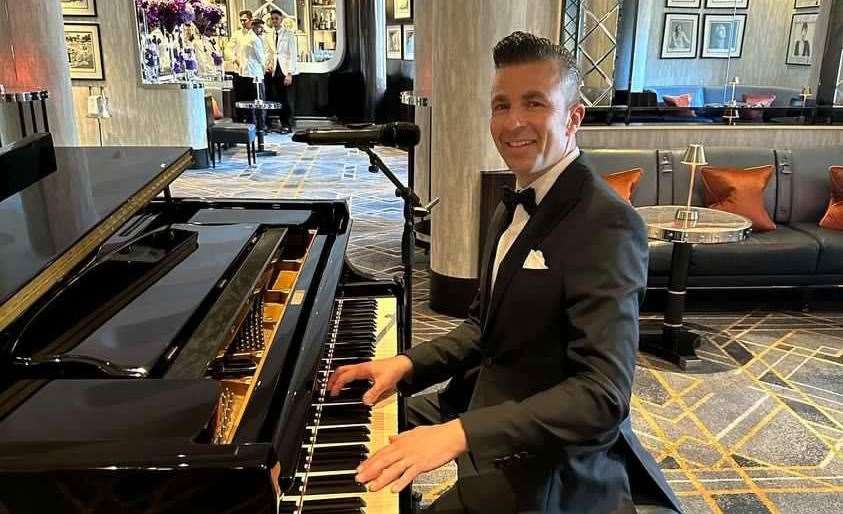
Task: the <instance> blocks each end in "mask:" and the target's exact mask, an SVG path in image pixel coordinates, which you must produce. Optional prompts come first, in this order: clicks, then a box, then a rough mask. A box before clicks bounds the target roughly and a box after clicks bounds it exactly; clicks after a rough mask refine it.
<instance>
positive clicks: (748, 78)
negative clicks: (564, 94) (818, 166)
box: [561, 0, 843, 124]
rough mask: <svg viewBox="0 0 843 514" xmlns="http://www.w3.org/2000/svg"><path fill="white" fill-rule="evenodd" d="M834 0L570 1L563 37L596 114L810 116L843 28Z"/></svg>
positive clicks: (780, 119)
mask: <svg viewBox="0 0 843 514" xmlns="http://www.w3.org/2000/svg"><path fill="white" fill-rule="evenodd" d="M831 4H832V2H831V0H581V1H579V2H572V1H570V0H569V1H568V2H566V4H565V10H564V15H563V22H562V31H561V34H562V36H561V39H562V43H563V44H564V45H565V46H566V47H567V48H568V49H569V50H572V51H575V52H576V53H575V55H576V57H577V62H578V64H579V65H580V68H581V70H582V72H583V75H584V77H583V86H584V87H583V92H582V97H583V102H584V103H585V105H586V106H588V107H589V110H590V111H591V112H590V113H589V116H588V118H587V120H590V121H591V122H592V123H594V122H597V123H618V122H626V123H639V122H640V123H646V122H680V123H728V124H737V123H806V122H811V121H813V114H810V113H809V111H811V112H814V113H815V111H817V102H816V95H817V93H818V89H819V85H820V72H821V69H820V68H821V67H822V66H823V51H824V50H825V48H826V36H827V34H828V33H829V31H832V32H831V33H834V32H833V31H840V30H843V27H838V26H837V25H840V23H839V22H834V23H832V24H833V26H831V27H829V24H830V21H829V20H832V19H838V18H839V16H831V15H830V13H831V10H832V9H831V7H832V6H831ZM598 20H599V22H598ZM598 33H599V34H600V39H601V41H600V43H599V44H595V41H596V40H597V38H595V37H594V36H593V34H598ZM612 43H614V44H612ZM613 57H614V62H613V63H610V64H607V63H606V62H605V61H607V60H610V59H612V58H613ZM839 60H840V58H839V57H836V59H835V63H833V64H834V66H835V71H837V67H838V66H839ZM826 64H827V63H826ZM837 76H838V77H839V78H838V80H837V82H838V83H840V81H841V80H843V75H840V72H838V74H837ZM606 83H608V84H610V86H609V87H608V91H607V90H606V88H605V84H606ZM601 87H603V88H604V89H601ZM837 91H838V94H836V95H835V96H834V98H835V100H834V103H835V104H841V103H843V90H841V88H840V87H838V89H837ZM829 96H831V95H829ZM825 103H826V104H830V103H832V102H831V100H830V99H829V100H826V102H825ZM826 110H828V108H826Z"/></svg>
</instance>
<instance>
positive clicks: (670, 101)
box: [662, 93, 696, 117]
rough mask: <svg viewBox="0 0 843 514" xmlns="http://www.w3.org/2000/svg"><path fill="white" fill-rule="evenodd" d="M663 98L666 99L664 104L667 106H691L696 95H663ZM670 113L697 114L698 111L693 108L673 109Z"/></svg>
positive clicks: (675, 114) (676, 114)
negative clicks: (695, 111)
mask: <svg viewBox="0 0 843 514" xmlns="http://www.w3.org/2000/svg"><path fill="white" fill-rule="evenodd" d="M662 99H664V104H665V105H666V106H667V107H691V102H692V101H693V100H694V97H693V96H691V94H690V93H685V94H683V95H677V96H671V95H662ZM668 114H672V115H674V116H688V117H690V116H696V113H694V111H693V110H692V109H678V110H676V111H671V112H670V113H668Z"/></svg>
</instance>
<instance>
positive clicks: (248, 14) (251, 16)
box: [237, 9, 255, 20]
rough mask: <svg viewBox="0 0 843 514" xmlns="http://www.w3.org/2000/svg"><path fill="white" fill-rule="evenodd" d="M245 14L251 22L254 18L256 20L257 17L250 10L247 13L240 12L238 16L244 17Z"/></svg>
mask: <svg viewBox="0 0 843 514" xmlns="http://www.w3.org/2000/svg"><path fill="white" fill-rule="evenodd" d="M244 14H245V15H246V16H248V17H249V19H250V20H251V19H252V18H254V17H255V16H254V15H253V14H252V11H250V10H248V9H246V10H245V11H240V14H238V15H237V16H243V15H244Z"/></svg>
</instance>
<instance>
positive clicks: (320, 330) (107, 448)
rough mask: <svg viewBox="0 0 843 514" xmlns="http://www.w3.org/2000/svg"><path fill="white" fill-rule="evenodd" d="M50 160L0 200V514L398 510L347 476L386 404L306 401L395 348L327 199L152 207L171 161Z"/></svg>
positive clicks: (385, 429)
mask: <svg viewBox="0 0 843 514" xmlns="http://www.w3.org/2000/svg"><path fill="white" fill-rule="evenodd" d="M7 158H8V156H7ZM162 160H164V162H162ZM56 163H57V169H56V171H54V172H50V173H47V175H45V176H44V177H41V178H40V179H39V180H37V181H35V182H34V183H32V184H28V185H24V186H22V189H21V190H20V191H13V192H12V194H11V195H10V196H8V197H7V198H4V199H2V200H0V213H2V214H4V215H3V216H2V217H0V242H3V241H5V240H8V238H12V241H13V244H11V245H8V244H7V245H2V244H0V257H2V259H0V368H2V369H0V512H9V513H13V514H17V513H28V512H80V513H81V512H85V513H105V512H109V513H111V512H127V513H141V512H143V513H147V514H149V513H176V512H200V513H201V512H233V513H238V512H244V513H245V512H250V513H252V512H259V513H263V512H265V513H272V512H378V513H399V512H401V511H402V510H403V511H406V510H407V509H406V506H407V504H408V496H407V494H401V495H395V494H391V493H389V492H388V491H382V492H379V493H376V494H370V493H367V492H366V491H362V490H360V489H361V487H360V486H358V485H356V484H353V474H350V470H353V469H354V468H355V467H356V466H357V464H359V462H361V461H362V460H363V459H364V458H365V457H366V456H367V455H369V454H371V453H372V452H373V451H376V450H377V449H378V448H380V447H382V446H384V445H386V444H388V440H389V436H391V435H393V434H396V433H397V432H398V426H399V423H400V417H401V402H400V399H397V398H395V397H393V398H392V399H390V400H388V401H384V402H382V403H381V404H379V405H377V406H375V407H374V408H369V407H366V406H364V405H362V403H361V402H360V396H361V395H362V393H363V391H364V390H365V388H366V386H367V385H366V384H352V385H350V386H349V387H347V388H346V390H345V391H343V394H342V395H341V396H340V397H339V398H329V397H327V396H326V391H325V380H326V379H327V375H328V373H329V372H330V371H331V370H332V369H335V368H336V367H337V366H338V365H342V364H343V363H351V362H362V361H364V360H366V359H372V358H379V357H385V356H391V355H395V354H396V353H397V352H398V351H400V349H401V348H403V345H404V344H405V342H404V341H402V340H401V339H400V337H401V336H400V334H401V330H400V328H401V327H402V323H403V321H402V320H401V319H400V309H399V308H398V298H400V297H401V290H400V286H398V285H397V284H395V283H393V282H391V281H378V280H374V279H372V278H371V277H367V276H365V275H364V274H361V273H359V272H357V271H356V270H355V269H354V268H353V266H351V265H350V264H348V263H347V261H346V259H345V250H346V246H347V244H348V239H349V235H350V228H351V219H350V216H349V213H348V207H347V205H346V204H345V202H342V201H301V200H297V201H276V200H273V201H262V200H232V199H213V200H209V199H191V198H171V197H162V196H161V195H160V193H161V192H162V190H163V189H164V188H165V187H166V186H167V184H169V182H170V181H171V180H173V179H174V178H175V177H177V176H178V175H179V174H180V173H181V172H182V171H183V170H184V168H185V167H186V166H187V164H188V163H189V153H188V152H187V150H186V149H157V148H156V149H142V148H129V149H125V148H105V149H99V148H91V149H62V148H59V149H56ZM121 174H122V175H123V176H124V177H123V179H122V180H121V179H118V177H121ZM126 177H128V178H126ZM63 197H64V198H66V199H67V201H66V202H64V203H63V204H62V205H60V206H57V205H55V204H54V202H56V201H57V200H58V199H61V198H63ZM4 237H5V238H6V239H4ZM45 237H46V238H47V239H46V240H45V239H44V238H45ZM21 260H25V262H19V261H21ZM19 263H20V264H21V265H18V264H19ZM349 509H351V510H349Z"/></svg>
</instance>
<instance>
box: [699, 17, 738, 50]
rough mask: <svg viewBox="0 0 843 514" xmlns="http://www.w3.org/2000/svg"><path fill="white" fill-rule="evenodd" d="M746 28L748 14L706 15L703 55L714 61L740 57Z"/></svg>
mask: <svg viewBox="0 0 843 514" xmlns="http://www.w3.org/2000/svg"><path fill="white" fill-rule="evenodd" d="M745 27H746V14H735V15H731V14H706V15H705V18H704V21H703V42H702V52H701V55H702V56H703V57H705V58H712V59H726V58H729V57H740V56H741V54H742V53H743V33H744V28H745Z"/></svg>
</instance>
